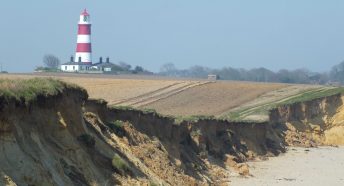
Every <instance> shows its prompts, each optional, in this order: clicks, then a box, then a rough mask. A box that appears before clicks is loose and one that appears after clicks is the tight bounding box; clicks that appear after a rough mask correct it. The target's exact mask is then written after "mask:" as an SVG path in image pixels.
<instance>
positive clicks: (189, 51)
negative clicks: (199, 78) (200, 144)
mask: <svg viewBox="0 0 344 186" xmlns="http://www.w3.org/2000/svg"><path fill="white" fill-rule="evenodd" d="M32 4H35V6H34V8H28V7H32ZM30 5H31V6H30ZM342 7H344V2H341V1H331V2H321V1H310V0H306V1H302V2H298V1H279V2H275V1H272V0H265V1H259V2H246V1H245V2H243V1H230V2H227V1H217V2H212V3H210V2H207V1H188V2H183V1H180V0H178V1H174V2H159V1H148V2H140V1H131V2H111V3H95V2H83V1H81V0H77V1H73V2H69V1H66V0H61V1H59V2H45V1H42V0H36V1H34V2H19V1H11V2H5V3H3V4H2V6H1V7H0V15H1V16H2V17H3V21H2V30H1V35H0V41H2V42H1V43H0V50H1V51H2V53H1V54H2V55H0V63H1V64H2V66H3V70H6V71H9V72H32V71H33V70H34V68H35V67H36V66H40V65H42V64H43V63H42V59H43V56H44V55H45V54H53V55H56V56H57V57H58V58H59V59H60V60H61V63H64V62H67V61H68V60H69V58H70V56H71V55H74V54H75V48H76V37H77V21H78V19H79V14H80V13H81V12H82V11H83V10H84V8H86V9H87V10H88V11H89V13H90V15H91V20H92V24H93V26H92V29H93V30H92V45H93V62H97V61H98V59H99V57H101V56H102V57H107V56H109V57H110V59H111V61H112V62H113V63H118V62H119V61H124V62H126V63H128V64H131V65H132V66H136V65H138V66H142V67H144V68H145V69H147V70H150V71H153V72H158V71H159V69H160V67H161V66H162V65H163V64H166V63H173V64H175V66H176V67H177V68H178V69H185V68H189V67H191V66H195V65H200V66H205V67H209V68H217V69H218V68H222V67H232V68H244V69H253V68H260V67H263V68H266V69H269V70H272V71H274V72H275V71H278V70H280V69H288V70H294V69H299V68H306V69H309V70H311V71H315V72H324V71H329V70H330V68H331V67H332V66H334V65H336V64H338V63H340V62H342V61H343V59H344V46H343V45H342V43H343V41H344V34H343V33H344V32H343V31H344V24H343V23H341V22H342V20H341V18H342V17H344V12H343V11H342V10H341V8H342Z"/></svg>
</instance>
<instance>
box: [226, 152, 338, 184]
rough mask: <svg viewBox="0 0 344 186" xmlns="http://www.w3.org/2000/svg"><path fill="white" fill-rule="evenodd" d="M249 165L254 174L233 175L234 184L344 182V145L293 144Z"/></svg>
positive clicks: (232, 182) (251, 172) (232, 181)
mask: <svg viewBox="0 0 344 186" xmlns="http://www.w3.org/2000/svg"><path fill="white" fill-rule="evenodd" d="M248 165H249V167H250V174H251V175H252V176H248V177H241V176H238V175H232V177H231V184H230V185H233V186H245V185H250V186H262V185H264V186H265V185H268V186H270V185H273V186H275V185H277V186H286V185H288V186H289V185H292V186H297V185H307V186H308V185H312V186H315V185H316V186H317V185H319V186H320V185H325V186H335V185H338V186H339V185H341V186H342V185H344V147H319V148H294V147H291V148H289V150H288V151H287V153H285V154H281V155H280V156H277V157H271V158H269V159H268V160H265V161H255V162H248Z"/></svg>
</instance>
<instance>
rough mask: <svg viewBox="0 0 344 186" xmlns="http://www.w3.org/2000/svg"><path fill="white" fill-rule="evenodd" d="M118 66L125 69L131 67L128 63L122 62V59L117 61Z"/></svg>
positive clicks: (128, 69)
mask: <svg viewBox="0 0 344 186" xmlns="http://www.w3.org/2000/svg"><path fill="white" fill-rule="evenodd" d="M119 66H120V67H121V68H122V69H123V70H125V71H130V69H131V65H129V64H128V63H126V62H123V61H120V62H119Z"/></svg>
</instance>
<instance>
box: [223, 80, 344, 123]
mask: <svg viewBox="0 0 344 186" xmlns="http://www.w3.org/2000/svg"><path fill="white" fill-rule="evenodd" d="M340 93H344V87H325V86H323V87H318V88H314V89H311V90H307V91H304V92H301V93H299V94H296V95H293V96H290V97H287V98H283V99H280V100H278V101H274V102H269V103H264V104H261V105H258V106H254V107H246V108H242V109H237V110H235V111H230V112H228V113H226V114H223V115H222V116H220V117H219V118H220V119H226V120H232V121H252V120H253V121H267V120H268V114H269V111H270V110H271V109H273V108H276V107H278V106H282V105H289V104H293V103H297V102H304V101H309V100H313V99H317V98H321V97H326V96H332V95H335V94H340ZM258 99H259V98H258Z"/></svg>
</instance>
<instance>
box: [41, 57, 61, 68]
mask: <svg viewBox="0 0 344 186" xmlns="http://www.w3.org/2000/svg"><path fill="white" fill-rule="evenodd" d="M43 63H44V65H45V66H46V67H48V68H50V69H58V68H59V66H60V59H59V58H57V57H56V56H54V55H52V54H47V55H45V56H44V57H43Z"/></svg>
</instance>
